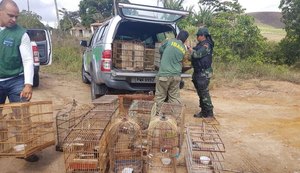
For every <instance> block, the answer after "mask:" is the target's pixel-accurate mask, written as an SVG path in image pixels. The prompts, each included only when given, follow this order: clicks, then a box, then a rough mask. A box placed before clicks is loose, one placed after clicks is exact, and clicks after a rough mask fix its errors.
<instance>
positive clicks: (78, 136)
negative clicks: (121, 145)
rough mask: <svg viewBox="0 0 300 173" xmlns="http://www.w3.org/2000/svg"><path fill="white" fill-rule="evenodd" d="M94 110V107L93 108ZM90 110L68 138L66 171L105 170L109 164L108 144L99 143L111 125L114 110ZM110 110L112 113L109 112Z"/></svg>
mask: <svg viewBox="0 0 300 173" xmlns="http://www.w3.org/2000/svg"><path fill="white" fill-rule="evenodd" d="M92 110H93V109H92ZM92 110H91V111H89V112H88V113H87V114H86V115H85V116H84V117H83V118H82V120H81V121H80V122H79V123H78V124H76V125H75V126H74V127H73V128H72V129H71V132H70V133H69V135H68V136H67V138H66V142H65V144H64V149H63V151H64V159H65V168H66V172H103V171H104V170H103V169H105V165H102V166H100V164H107V162H105V160H106V159H105V158H103V157H107V152H108V151H107V150H108V149H107V146H106V147H105V146H104V145H102V144H101V145H99V144H100V143H101V140H102V138H105V140H107V139H106V137H103V136H104V135H105V130H106V129H107V127H108V126H109V123H110V120H111V117H113V116H114V113H115V112H113V111H108V112H107V111H98V110H97V111H92ZM109 112H110V114H109Z"/></svg>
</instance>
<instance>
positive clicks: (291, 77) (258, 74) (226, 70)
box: [213, 61, 300, 84]
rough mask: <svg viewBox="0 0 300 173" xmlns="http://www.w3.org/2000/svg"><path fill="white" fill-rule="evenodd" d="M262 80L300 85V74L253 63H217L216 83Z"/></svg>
mask: <svg viewBox="0 0 300 173" xmlns="http://www.w3.org/2000/svg"><path fill="white" fill-rule="evenodd" d="M245 79H246V80H248V79H262V80H278V81H288V82H292V83H296V84H300V73H299V72H297V71H295V70H292V69H291V68H289V67H288V66H275V65H271V64H256V63H251V62H246V61H243V62H237V63H229V64H225V63H215V64H214V79H213V80H215V81H224V80H225V81H234V80H245Z"/></svg>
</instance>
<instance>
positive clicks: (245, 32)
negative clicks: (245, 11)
mask: <svg viewBox="0 0 300 173" xmlns="http://www.w3.org/2000/svg"><path fill="white" fill-rule="evenodd" d="M210 31H211V33H212V35H213V38H214V39H215V43H216V49H215V54H216V55H217V56H216V57H217V58H219V60H221V61H226V62H228V61H236V60H242V59H243V60H251V61H255V62H262V63H263V62H264V57H263V50H264V47H265V39H264V38H263V36H262V35H261V34H260V30H259V29H258V28H257V26H256V25H255V24H254V19H253V18H252V17H251V16H248V15H238V14H234V13H228V12H222V13H219V14H218V15H217V16H215V17H214V18H213V21H212V25H211V26H210Z"/></svg>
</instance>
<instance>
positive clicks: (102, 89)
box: [91, 76, 108, 100]
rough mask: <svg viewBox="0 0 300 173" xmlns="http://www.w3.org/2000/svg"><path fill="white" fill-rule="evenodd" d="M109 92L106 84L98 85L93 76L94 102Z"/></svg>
mask: <svg viewBox="0 0 300 173" xmlns="http://www.w3.org/2000/svg"><path fill="white" fill-rule="evenodd" d="M107 90H108V89H107V86H106V85H105V84H101V85H98V84H96V82H95V81H94V80H93V76H92V81H91V97H92V100H95V99H96V98H99V97H101V96H103V95H105V94H106V92H107Z"/></svg>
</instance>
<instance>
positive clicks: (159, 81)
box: [155, 30, 189, 115]
mask: <svg viewBox="0 0 300 173" xmlns="http://www.w3.org/2000/svg"><path fill="white" fill-rule="evenodd" d="M188 36H189V34H188V32H187V31H185V30H181V31H180V32H179V34H178V35H177V37H176V38H173V39H169V40H167V41H165V42H164V43H163V44H162V45H161V47H160V49H159V52H160V54H161V55H162V57H161V62H160V67H159V71H158V73H157V76H156V86H155V102H156V105H157V109H156V111H157V115H159V114H158V113H159V110H160V108H161V106H162V104H163V102H164V101H165V100H167V101H168V102H169V103H181V101H180V93H179V85H180V81H181V71H182V60H183V57H184V55H185V52H186V46H185V45H184V43H185V41H186V40H187V38H188Z"/></svg>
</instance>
